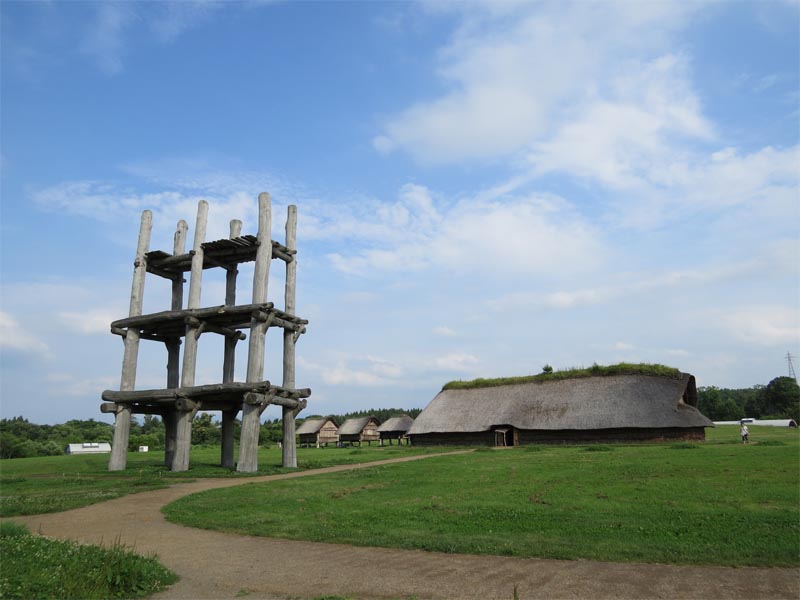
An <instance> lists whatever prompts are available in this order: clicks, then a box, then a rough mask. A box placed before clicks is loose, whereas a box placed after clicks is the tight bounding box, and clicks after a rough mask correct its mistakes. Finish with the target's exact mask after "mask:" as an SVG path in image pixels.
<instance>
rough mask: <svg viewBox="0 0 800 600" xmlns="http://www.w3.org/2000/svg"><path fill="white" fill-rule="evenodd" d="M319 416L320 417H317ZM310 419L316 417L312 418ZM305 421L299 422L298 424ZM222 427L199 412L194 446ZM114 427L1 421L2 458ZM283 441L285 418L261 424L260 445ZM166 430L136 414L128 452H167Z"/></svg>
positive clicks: (213, 438)
mask: <svg viewBox="0 0 800 600" xmlns="http://www.w3.org/2000/svg"><path fill="white" fill-rule="evenodd" d="M420 412H422V410H421V409H419V408H415V409H411V410H406V409H400V408H376V409H370V410H366V411H357V412H350V413H345V414H343V415H329V416H332V417H333V418H334V419H336V422H337V423H339V424H341V423H343V422H344V420H345V419H349V418H354V417H362V416H368V415H374V416H376V417H377V418H378V419H379V420H380V421H381V422H383V421H385V420H387V419H389V418H390V417H393V416H396V415H401V414H407V415H409V416H410V417H412V418H415V417H416V416H417V415H418V414H419V413H420ZM315 416H316V415H315ZM306 418H313V416H309V417H306ZM304 420H305V419H297V425H298V426H300V424H301V423H302V422H303V421H304ZM221 426H222V424H221V422H220V421H219V420H217V419H216V418H215V417H214V415H212V414H211V413H203V412H201V413H198V414H197V416H196V417H195V419H194V423H193V424H192V445H194V446H217V445H219V444H220V443H221V441H222V428H221ZM241 427H242V423H241V421H240V420H239V419H236V421H235V422H234V430H233V432H234V433H233V434H234V438H235V439H236V441H237V442H238V441H239V434H240V432H241ZM113 438H114V426H113V425H110V424H108V423H103V422H101V421H95V420H94V419H87V420H78V419H73V420H70V421H67V422H66V423H62V424H60V425H37V424H35V423H31V422H29V421H28V420H27V419H25V418H23V417H22V416H19V417H13V418H11V419H0V458H27V457H32V456H57V455H59V454H64V450H65V449H66V447H67V445H68V444H80V443H83V442H111V441H112V440H113ZM282 438H283V424H282V422H281V419H267V420H266V421H264V422H263V423H262V424H261V436H260V442H261V445H262V446H270V445H272V444H276V443H277V442H278V441H280V440H281V439H282ZM165 439H166V429H165V428H164V422H163V421H162V420H161V418H160V417H157V416H153V415H144V418H141V417H138V416H136V415H134V416H133V417H132V418H131V431H130V437H129V439H128V450H131V451H135V450H137V449H138V447H139V446H148V447H149V448H150V449H151V450H163V449H164V444H165Z"/></svg>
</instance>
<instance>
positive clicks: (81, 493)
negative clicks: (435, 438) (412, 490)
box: [0, 445, 439, 517]
mask: <svg viewBox="0 0 800 600" xmlns="http://www.w3.org/2000/svg"><path fill="white" fill-rule="evenodd" d="M438 451H439V449H438V448H410V447H408V446H402V447H399V446H396V445H394V446H385V447H383V448H379V447H377V446H371V447H370V446H364V447H362V448H325V449H317V448H298V452H297V455H298V466H299V468H300V469H314V468H318V467H326V466H330V465H337V464H351V463H357V462H370V461H375V460H383V459H386V458H394V457H398V456H407V455H412V454H425V453H431V452H438ZM280 452H281V451H280V450H279V449H277V448H272V449H263V448H262V449H260V451H259V469H258V473H252V474H251V473H248V474H242V473H237V472H236V471H231V470H230V469H223V468H221V467H220V466H219V462H220V449H219V447H212V448H202V447H200V448H192V453H191V458H190V461H191V467H190V469H189V471H186V472H182V473H171V472H170V471H169V470H167V469H166V468H165V467H164V465H163V459H164V453H163V452H148V453H146V454H145V453H135V452H131V453H129V454H128V468H127V469H126V470H125V471H116V472H113V473H111V472H109V471H108V457H109V455H108V454H96V455H76V456H43V457H37V458H15V459H10V460H3V461H0V516H2V517H11V516H17V515H33V514H41V513H48V512H58V511H62V510H68V509H71V508H78V507H80V506H86V505H88V504H94V503H95V502H102V501H104V500H110V499H112V498H117V497H119V496H124V495H126V494H132V493H135V492H143V491H147V490H152V489H157V488H161V487H165V486H168V485H170V484H171V483H175V482H176V481H185V480H186V479H187V478H188V479H197V478H201V477H252V476H254V475H268V474H273V473H284V472H287V471H289V469H284V468H283V467H281V466H279V465H280V463H281V455H280Z"/></svg>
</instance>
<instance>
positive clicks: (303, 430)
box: [295, 417, 336, 435]
mask: <svg viewBox="0 0 800 600" xmlns="http://www.w3.org/2000/svg"><path fill="white" fill-rule="evenodd" d="M328 421H333V424H334V425H336V419H334V418H332V417H325V418H322V419H306V420H305V421H303V424H302V425H300V427H298V428H297V431H296V432H295V433H297V435H305V434H307V433H319V430H320V429H322V426H323V425H325V423H327V422H328Z"/></svg>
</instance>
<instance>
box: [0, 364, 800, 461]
mask: <svg viewBox="0 0 800 600" xmlns="http://www.w3.org/2000/svg"><path fill="white" fill-rule="evenodd" d="M697 396H698V409H699V410H700V412H701V413H703V414H704V415H706V416H707V417H708V418H709V419H711V420H712V421H738V420H739V419H742V418H744V417H752V418H755V419H794V420H795V421H798V422H800V387H798V385H797V382H796V381H795V380H794V379H792V378H791V377H776V378H775V379H773V380H772V381H770V382H769V383H768V384H767V385H755V386H753V387H749V388H742V389H728V388H719V387H716V386H708V387H700V388H698V390H697ZM420 412H422V410H421V409H419V408H414V409H401V408H371V409H369V410H361V411H355V412H348V413H345V414H342V415H325V416H330V417H333V418H334V419H335V420H336V422H337V423H339V424H340V425H341V424H342V423H343V422H344V421H345V420H346V419H350V418H357V417H366V416H369V415H374V416H375V417H377V418H378V419H379V420H380V421H381V422H384V421H386V420H387V419H389V418H391V417H394V416H397V415H401V414H407V415H408V416H410V417H411V418H416V417H417V415H419V413H420ZM320 416H321V415H309V416H307V417H305V418H300V419H297V424H298V426H299V425H300V424H301V423H302V422H303V421H304V420H305V419H310V418H317V417H320ZM240 430H241V422H240V421H239V420H238V419H237V420H236V421H235V423H234V438H235V439H236V440H237V441H238V439H239V432H240ZM113 437H114V427H113V426H112V425H110V424H108V423H103V422H101V421H95V420H94V419H86V420H79V419H72V420H70V421H67V422H66V423H62V424H59V425H36V424H35V423H30V422H29V421H28V420H27V419H25V418H23V417H21V416H19V417H13V418H11V419H0V458H25V457H30V456H54V455H59V454H64V449H65V448H66V446H67V444H79V443H82V442H111V441H112V439H113ZM165 437H166V431H165V429H164V423H163V421H162V420H161V418H160V417H156V416H152V415H145V416H144V417H143V418H141V420H140V419H139V418H136V417H134V418H132V419H131V433H130V438H129V444H128V449H129V450H136V449H137V448H138V447H139V446H149V447H150V448H151V449H152V450H163V449H164V443H165V442H164V441H165ZM221 437H222V436H221V423H220V421H219V420H217V419H216V418H215V417H214V416H213V415H212V414H211V413H202V412H201V413H199V414H198V415H197V416H196V417H195V420H194V424H193V425H192V444H193V445H195V446H216V445H219V444H220V443H221ZM282 437H283V425H282V422H281V419H267V420H266V421H264V423H262V424H261V437H260V440H261V445H262V446H270V445H273V444H276V443H277V442H278V441H280V440H281V439H282Z"/></svg>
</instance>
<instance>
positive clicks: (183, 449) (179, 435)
mask: <svg viewBox="0 0 800 600" xmlns="http://www.w3.org/2000/svg"><path fill="white" fill-rule="evenodd" d="M207 222H208V202H206V201H205V200H201V201H200V202H199V203H198V204H197V223H196V225H195V230H194V246H193V248H192V249H193V250H194V254H193V255H192V271H191V279H190V280H189V304H188V308H200V288H201V287H202V284H203V242H205V239H206V224H207ZM199 337H200V328H199V326H196V325H192V324H189V323H187V325H186V340H185V342H184V348H183V369H182V370H181V387H191V386H193V385H194V373H195V367H196V366H197V343H198V340H199ZM175 408H176V411H177V419H176V422H177V423H176V438H175V455H174V456H173V458H172V470H173V471H186V470H188V469H189V450H190V449H191V447H192V421H193V420H194V416H195V414H197V409H198V406H197V404H196V403H194V402H188V401H187V402H181V401H178V402H176V403H175Z"/></svg>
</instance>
